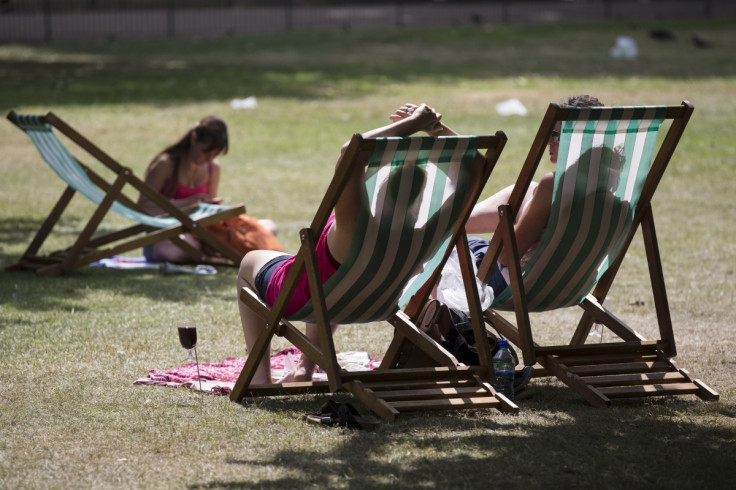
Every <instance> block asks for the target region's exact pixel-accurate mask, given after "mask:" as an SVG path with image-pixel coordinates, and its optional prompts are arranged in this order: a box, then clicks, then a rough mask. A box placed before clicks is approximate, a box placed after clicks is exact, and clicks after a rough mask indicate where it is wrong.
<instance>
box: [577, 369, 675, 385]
mask: <svg viewBox="0 0 736 490" xmlns="http://www.w3.org/2000/svg"><path fill="white" fill-rule="evenodd" d="M582 379H583V381H585V382H586V383H587V384H589V385H591V386H596V387H608V386H621V385H642V384H652V383H655V382H659V383H660V384H665V383H680V382H683V381H688V379H687V378H686V377H685V376H683V375H682V374H681V373H678V372H666V373H639V374H613V375H609V376H589V377H583V378H582Z"/></svg>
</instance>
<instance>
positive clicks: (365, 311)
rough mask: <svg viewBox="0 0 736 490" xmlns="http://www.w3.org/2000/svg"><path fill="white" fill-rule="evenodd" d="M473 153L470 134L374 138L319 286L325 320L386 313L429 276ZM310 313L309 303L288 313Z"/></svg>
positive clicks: (458, 205)
mask: <svg viewBox="0 0 736 490" xmlns="http://www.w3.org/2000/svg"><path fill="white" fill-rule="evenodd" d="M477 151H478V149H477V140H476V139H475V138H472V137H463V138H457V137H439V138H429V137H424V138H423V137H414V138H377V139H376V146H375V149H374V151H373V153H372V154H371V156H370V160H369V163H368V166H367V168H366V179H365V191H366V192H365V197H366V199H364V202H363V206H362V209H361V213H360V216H359V220H358V223H357V226H356V234H355V238H354V239H353V241H352V244H351V248H350V251H349V253H348V256H347V258H346V260H345V261H344V262H343V263H342V264H341V266H340V268H339V269H338V270H337V272H336V273H335V274H334V275H333V276H332V277H331V278H330V279H329V280H327V281H326V282H325V284H324V294H325V300H326V304H327V308H328V311H329V313H328V317H329V318H330V319H331V321H332V322H333V323H362V322H370V321H375V320H381V319H386V318H388V317H389V316H390V315H392V314H393V313H395V312H396V311H397V310H398V309H399V308H400V307H401V306H403V305H404V304H405V303H406V301H408V299H409V298H410V297H411V296H412V295H413V294H414V292H416V290H417V289H418V288H419V286H421V285H422V284H424V282H426V280H427V279H429V276H430V275H431V273H432V272H434V269H435V268H436V267H437V265H438V264H439V262H440V260H442V258H443V254H444V252H445V250H446V249H447V244H448V243H449V241H450V238H451V236H452V232H453V230H454V228H455V225H456V223H457V220H458V217H459V216H460V213H461V212H462V211H463V209H465V208H466V206H467V200H468V198H469V195H470V192H469V191H470V186H471V182H470V180H469V179H470V175H471V172H470V171H469V166H470V164H472V162H473V159H474V158H475V157H476V154H477ZM415 276H416V277H415ZM412 279H413V280H412ZM410 280H412V281H411V285H412V286H413V287H409V288H407V284H408V283H409V281H410ZM311 313H312V304H311V302H310V303H309V304H307V305H306V306H305V307H304V308H303V309H302V310H301V311H300V312H297V313H296V314H295V315H294V316H293V317H292V318H290V319H292V320H294V319H296V320H308V319H309V318H310V315H311Z"/></svg>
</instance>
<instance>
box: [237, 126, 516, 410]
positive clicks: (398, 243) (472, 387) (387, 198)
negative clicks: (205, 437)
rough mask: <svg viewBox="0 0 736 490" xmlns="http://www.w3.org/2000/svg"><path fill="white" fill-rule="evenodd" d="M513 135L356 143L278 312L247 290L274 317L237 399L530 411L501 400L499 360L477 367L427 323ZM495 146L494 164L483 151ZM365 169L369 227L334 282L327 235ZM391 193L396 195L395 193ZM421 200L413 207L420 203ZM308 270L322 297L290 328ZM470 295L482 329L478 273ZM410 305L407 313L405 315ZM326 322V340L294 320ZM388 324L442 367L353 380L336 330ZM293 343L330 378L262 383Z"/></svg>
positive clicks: (364, 224)
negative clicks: (343, 364) (277, 341)
mask: <svg viewBox="0 0 736 490" xmlns="http://www.w3.org/2000/svg"><path fill="white" fill-rule="evenodd" d="M505 142H506V137H505V135H504V134H503V133H501V132H499V133H497V134H496V135H495V136H481V137H474V136H473V137H437V138H433V137H413V138H398V137H396V138H376V139H363V138H362V137H361V136H360V135H355V136H353V138H352V140H351V142H350V144H349V145H348V147H347V148H346V151H345V152H344V154H343V156H342V158H341V160H340V162H339V164H338V166H337V169H336V172H335V176H334V178H333V180H332V182H331V184H330V186H329V188H328V190H327V192H326V195H325V197H324V199H323V200H322V203H321V205H320V207H319V209H318V211H317V213H316V215H315V217H314V220H313V221H312V224H311V226H310V227H309V228H305V229H303V230H301V232H300V237H301V243H302V244H301V248H300V250H299V252H298V254H297V260H296V263H295V265H294V267H293V268H292V269H291V271H290V274H289V275H288V277H287V278H286V279H285V282H284V285H283V287H282V290H281V292H280V294H279V296H278V298H277V299H276V301H275V303H274V306H273V308H270V307H268V306H266V305H265V304H264V303H263V302H262V301H261V300H260V299H259V298H258V296H257V295H256V294H254V293H253V292H252V291H251V290H249V289H248V288H243V289H242V290H241V292H240V297H241V299H242V301H243V302H245V303H246V304H247V305H248V306H249V307H250V308H252V309H253V310H254V311H255V312H257V313H258V314H259V315H260V316H261V318H263V320H264V330H263V332H262V334H261V335H260V336H259V338H258V341H257V342H256V343H255V345H253V346H251V348H250V350H249V352H248V358H247V361H246V364H245V366H244V368H243V371H242V373H241V374H240V377H239V379H238V381H237V383H236V384H235V387H234V389H233V391H232V392H231V395H230V398H231V399H232V400H233V401H240V400H241V399H242V398H243V397H246V396H248V397H255V396H268V395H285V394H296V393H305V392H335V391H344V390H347V391H350V392H351V393H352V394H353V395H354V396H355V397H356V398H357V399H359V400H360V401H362V402H363V403H364V404H365V405H366V406H368V407H369V408H370V409H371V410H372V411H374V412H375V413H377V414H378V415H380V416H382V417H385V418H388V419H393V418H395V417H396V416H397V415H398V414H400V413H403V412H408V411H417V410H442V409H459V408H487V407H494V408H497V409H499V410H502V411H508V412H514V413H515V412H517V411H518V407H516V405H514V404H513V403H512V402H510V401H509V400H508V399H506V398H505V397H504V396H503V395H500V394H497V393H496V392H495V390H494V389H493V387H492V386H491V382H492V380H493V379H494V378H493V371H492V369H490V365H491V364H490V362H491V359H490V352H488V349H486V351H485V352H481V354H480V355H481V358H482V360H483V362H482V366H477V367H474V368H469V367H466V366H463V365H461V364H459V363H458V361H457V359H455V358H454V357H453V356H452V355H451V354H450V353H449V352H448V351H446V350H445V349H443V348H442V347H441V346H440V345H439V344H437V343H435V342H434V341H433V340H432V339H431V338H430V337H429V336H427V335H426V334H424V333H423V332H422V331H421V330H419V329H418V328H417V326H416V325H415V320H416V317H417V316H418V313H419V310H420V307H421V306H422V304H423V303H424V301H425V300H426V299H427V297H428V294H429V290H428V289H427V288H422V285H424V284H426V283H431V282H432V281H431V280H430V277H432V276H433V275H434V276H436V271H437V270H438V269H439V268H441V266H442V264H443V263H444V262H445V261H446V260H447V257H448V256H449V254H450V252H451V251H452V248H453V247H455V246H456V245H457V244H459V245H457V247H458V249H459V250H461V251H462V250H465V251H466V252H465V253H464V254H461V257H462V260H463V261H464V263H465V264H466V265H468V266H469V264H471V262H470V257H469V254H468V253H467V250H468V248H467V237H466V236H465V234H464V224H465V222H466V220H467V218H468V216H469V214H470V211H471V210H472V207H473V206H474V204H475V202H476V201H477V199H478V196H479V195H480V192H481V190H482V189H483V186H484V184H485V182H486V181H487V179H488V177H489V176H490V173H491V170H492V168H493V166H494V165H495V163H496V161H497V159H498V156H499V154H500V153H501V150H502V148H503V146H504V144H505ZM482 149H486V150H487V151H486V152H485V156H483V155H481V153H479V150H482ZM355 165H365V166H366V179H365V192H364V195H363V204H362V211H361V215H360V219H359V221H358V224H357V226H356V233H355V237H354V239H353V241H352V244H351V248H350V252H349V254H348V257H347V258H346V260H345V261H344V262H343V263H342V264H341V266H340V268H339V269H338V271H337V272H336V273H335V274H334V275H333V276H332V277H331V278H330V279H328V280H327V281H326V282H325V284H324V285H322V283H321V281H320V278H319V271H318V270H317V266H316V257H315V253H314V244H315V239H316V237H318V236H319V235H320V233H321V232H322V229H323V227H324V226H325V223H326V222H327V220H328V218H329V216H330V214H331V213H332V209H333V208H334V206H335V203H336V201H337V199H338V196H339V195H340V193H341V192H343V187H344V185H345V183H346V179H347V176H348V175H350V173H351V171H352V170H351V169H352V168H354V166H355ZM389 188H390V189H391V190H387V189H389ZM412 199H413V200H412ZM305 270H306V274H307V276H308V278H309V285H310V290H311V291H312V299H311V301H310V302H309V303H307V305H306V306H304V308H303V309H302V310H301V311H300V312H297V313H296V314H295V315H293V316H292V317H290V318H289V319H288V320H287V319H285V318H284V317H283V311H284V309H285V305H286V303H287V301H288V299H289V297H290V296H291V294H292V291H293V289H294V287H295V285H296V282H297V280H298V278H299V277H300V276H301V275H302V274H303V271H305ZM465 278H466V280H467V284H468V286H467V293H468V295H469V297H470V298H475V303H473V301H472V299H471V304H472V305H473V311H474V313H475V315H474V323H473V325H474V328H476V329H477V330H476V331H478V332H483V331H484V329H485V324H484V323H483V319H482V311H481V307H480V303H479V301H478V293H477V290H476V289H475V280H474V276H473V271H472V269H468V268H466V269H465ZM406 304H408V306H407V310H406V311H407V312H409V314H407V313H405V312H404V311H401V310H400V308H401V307H403V306H404V305H406ZM293 320H301V321H310V322H313V323H316V324H317V325H318V327H319V332H320V340H319V343H318V344H315V343H312V342H309V340H308V339H307V338H306V336H305V335H304V334H303V333H302V332H301V331H300V330H299V329H298V328H296V327H295V326H294V325H293V324H292V323H290V321H293ZM384 320H385V321H388V322H389V323H390V324H392V325H393V326H394V327H395V328H396V329H397V330H401V331H402V332H404V334H405V335H406V336H407V338H409V339H410V340H411V341H413V342H414V343H415V345H417V346H418V347H419V348H420V349H422V351H423V352H425V353H427V354H428V355H429V356H430V357H431V358H432V359H434V360H435V361H436V362H437V365H438V367H436V368H422V369H382V370H375V371H363V372H348V371H346V370H342V369H341V368H340V366H339V365H338V362H337V358H336V355H335V348H334V344H333V339H332V334H331V329H330V323H333V324H346V323H370V322H377V321H384ZM274 335H279V336H282V337H285V338H286V339H287V340H288V341H290V342H291V343H292V344H293V345H295V346H296V347H297V348H299V349H300V350H301V351H302V352H303V353H304V354H306V355H307V356H309V357H310V358H311V359H312V360H314V361H315V362H316V363H317V364H318V365H319V366H320V367H321V368H322V369H323V370H324V371H325V372H326V373H327V377H328V381H326V382H324V381H323V382H318V381H316V382H310V383H284V384H269V385H252V386H251V385H250V381H251V379H252V378H253V375H254V373H255V369H256V367H257V365H258V363H259V362H260V360H261V359H262V358H263V356H264V355H268V354H269V353H268V352H267V350H268V349H267V346H268V345H269V343H270V341H271V339H272V337H273V336H274Z"/></svg>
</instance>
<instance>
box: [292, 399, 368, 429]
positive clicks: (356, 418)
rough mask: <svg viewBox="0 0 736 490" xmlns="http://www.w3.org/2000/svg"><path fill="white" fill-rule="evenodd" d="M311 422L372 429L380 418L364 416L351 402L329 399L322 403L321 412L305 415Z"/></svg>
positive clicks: (305, 418) (308, 421)
mask: <svg viewBox="0 0 736 490" xmlns="http://www.w3.org/2000/svg"><path fill="white" fill-rule="evenodd" d="M303 418H304V420H306V421H307V423H309V424H317V425H327V426H330V427H332V426H335V425H337V426H339V427H348V428H350V429H362V430H372V429H375V428H376V427H378V425H379V422H378V420H376V419H374V418H373V417H363V416H362V415H360V413H359V412H358V410H356V408H355V407H354V406H353V405H351V404H350V403H337V402H335V401H334V400H328V401H327V403H325V404H324V405H322V408H320V410H319V412H317V413H308V414H305V415H304V417H303Z"/></svg>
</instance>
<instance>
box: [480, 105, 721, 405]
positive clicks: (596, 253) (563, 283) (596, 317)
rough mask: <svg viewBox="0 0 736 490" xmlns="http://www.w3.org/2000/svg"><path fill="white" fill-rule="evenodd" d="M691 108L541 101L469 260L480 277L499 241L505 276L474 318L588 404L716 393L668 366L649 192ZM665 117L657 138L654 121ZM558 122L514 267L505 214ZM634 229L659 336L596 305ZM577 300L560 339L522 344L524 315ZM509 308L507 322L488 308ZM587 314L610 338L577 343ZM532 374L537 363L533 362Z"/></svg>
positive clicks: (668, 332)
mask: <svg viewBox="0 0 736 490" xmlns="http://www.w3.org/2000/svg"><path fill="white" fill-rule="evenodd" d="M692 110H693V108H692V106H691V105H690V104H689V103H688V102H683V104H682V105H680V106H638V107H592V108H560V107H557V106H555V105H550V107H549V110H548V111H547V114H546V116H545V118H544V120H543V123H542V125H541V127H540V130H539V132H538V134H537V138H536V140H535V141H534V144H533V145H532V150H531V152H530V154H529V157H528V158H527V161H526V163H525V166H524V168H523V169H522V172H521V175H520V177H519V180H518V181H517V183H516V187H517V188H518V190H517V189H516V188H515V189H514V194H512V197H511V201H512V203H510V204H509V205H507V206H504V207H503V209H502V219H501V225H499V229H498V230H497V231H496V233H495V235H494V238H493V240H492V244H491V247H489V251H488V255H487V256H486V257H485V259H484V262H483V263H482V264H481V266H480V268H479V272H478V275H479V277H481V278H483V277H486V276H487V274H488V273H489V270H490V266H491V265H492V264H493V263H494V262H495V260H496V259H497V257H498V252H499V250H500V247H501V246H502V245H503V246H507V247H510V249H511V250H512V252H513V255H514V256H515V260H512V263H511V264H509V276H510V280H511V285H510V287H509V288H507V289H506V290H505V291H503V293H501V294H500V295H499V296H498V297H496V298H495V299H494V302H493V304H492V306H491V308H490V309H489V310H488V311H486V312H485V317H486V320H487V321H488V322H489V323H490V324H491V325H492V326H494V327H495V328H497V329H498V330H499V331H502V332H504V334H505V335H508V336H509V338H511V339H512V340H513V341H514V342H516V343H517V344H518V345H519V347H520V348H521V350H522V352H523V354H524V360H525V363H526V364H527V365H533V364H534V363H535V362H539V363H540V364H541V366H542V367H543V368H544V369H545V370H546V374H552V375H555V376H557V377H558V378H559V379H560V380H562V381H563V382H565V383H567V384H568V385H569V386H571V387H572V388H573V389H574V390H576V391H577V392H578V393H580V394H581V395H582V396H583V397H585V398H586V399H587V400H588V401H590V402H591V403H592V404H594V405H608V404H609V403H610V402H611V399H613V398H625V397H645V396H663V395H673V394H675V395H677V394H696V395H698V396H700V397H701V398H704V399H715V398H717V397H718V395H717V394H716V393H715V392H713V391H712V390H711V389H710V388H708V387H707V386H705V385H704V384H703V383H702V382H701V381H699V380H696V379H693V378H691V377H690V375H689V374H687V373H686V372H684V371H682V370H680V369H678V368H677V367H676V366H675V364H674V362H673V361H672V357H673V356H674V355H675V354H676V348H675V337H674V333H673V329H672V322H671V319H670V314H669V307H668V303H667V296H666V292H665V285H664V277H663V272H662V265H661V260H660V256H659V251H658V246H657V241H656V233H655V231H654V221H653V215H652V209H651V199H652V196H653V195H654V192H655V189H656V187H657V184H658V183H659V181H660V179H661V177H662V174H663V173H664V170H665V168H666V166H667V164H668V163H669V161H670V159H671V157H672V154H673V153H674V151H675V148H676V147H677V143H678V141H679V140H680V137H681V135H682V133H683V131H684V129H685V126H686V124H687V122H688V120H689V118H690V114H691V113H692ZM666 122H667V123H669V124H670V126H669V130H668V131H666V134H665V135H664V137H663V138H662V140H661V141H659V140H658V138H659V137H660V136H661V135H660V129H661V128H662V127H663V125H664V123H666ZM556 125H558V126H559V127H560V142H559V154H558V157H557V165H556V169H555V182H554V191H553V197H552V206H551V212H550V218H549V221H548V224H547V227H546V229H545V232H544V234H543V236H542V238H541V241H540V243H539V245H538V247H537V248H536V250H535V251H534V252H533V254H532V255H531V257H530V258H529V260H528V262H527V263H526V264H525V265H524V266H523V267H520V266H519V254H518V251H517V250H516V249H515V248H514V247H515V240H514V238H513V218H512V217H513V216H515V214H516V212H517V211H518V209H519V206H520V203H521V201H520V198H522V197H523V195H524V193H525V192H526V189H527V188H528V186H529V182H530V179H531V177H532V176H533V175H534V172H536V169H537V166H538V164H539V162H540V160H541V159H542V156H543V153H544V147H545V144H546V141H547V140H548V139H549V137H550V135H551V133H552V131H553V130H554V129H555V126H556ZM640 226H641V228H642V232H643V238H644V244H645V248H646V252H647V260H648V262H649V271H650V274H651V276H652V277H651V282H652V286H653V295H654V302H655V310H656V313H657V320H658V327H659V332H660V338H659V339H658V340H656V341H647V340H645V338H644V337H643V336H642V335H640V334H639V333H637V332H636V331H634V329H633V328H631V327H630V326H628V325H626V324H625V323H624V322H622V321H621V320H620V319H619V318H617V317H616V316H614V315H613V314H612V313H611V312H610V311H609V310H608V309H606V308H604V307H603V306H602V304H603V301H604V299H605V298H606V295H607V294H608V291H609V289H610V287H611V285H612V282H613V279H614V277H615V276H616V274H617V272H618V270H619V266H620V265H621V262H622V261H623V258H624V256H625V254H626V252H627V250H628V248H629V245H630V244H631V241H632V239H633V237H634V235H635V233H636V231H637V230H638V228H639V227H640ZM574 306H579V307H581V308H582V310H583V315H582V318H581V320H580V323H579V325H578V327H577V329H576V331H575V333H574V335H573V337H572V339H571V343H570V345H565V346H542V345H537V344H536V343H535V342H534V338H533V333H532V328H531V324H530V318H529V313H530V312H545V311H551V310H555V309H559V308H566V307H574ZM503 310H506V311H510V310H513V311H514V312H515V314H516V326H513V325H512V324H511V323H510V322H508V321H507V320H505V319H504V317H502V316H501V315H500V314H498V313H497V311H503ZM593 322H596V323H598V324H602V325H605V326H606V327H607V328H608V329H609V330H610V331H612V332H613V333H615V334H616V335H617V336H618V338H619V339H618V341H615V342H613V341H612V342H606V343H601V344H595V345H590V344H589V345H584V342H585V340H586V339H587V337H588V334H589V332H590V328H591V325H592V324H593ZM540 374H541V370H540Z"/></svg>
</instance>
